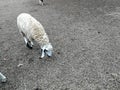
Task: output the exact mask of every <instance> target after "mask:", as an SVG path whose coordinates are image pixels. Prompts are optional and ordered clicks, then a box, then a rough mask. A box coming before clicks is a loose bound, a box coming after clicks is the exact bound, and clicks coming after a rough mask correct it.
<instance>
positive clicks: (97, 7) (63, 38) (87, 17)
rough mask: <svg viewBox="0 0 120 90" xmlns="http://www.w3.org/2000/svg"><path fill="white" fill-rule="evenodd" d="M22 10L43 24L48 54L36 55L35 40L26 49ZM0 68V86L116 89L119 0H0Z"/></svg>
mask: <svg viewBox="0 0 120 90" xmlns="http://www.w3.org/2000/svg"><path fill="white" fill-rule="evenodd" d="M22 12H26V13H30V14H31V15H32V16H34V17H35V18H36V19H37V20H39V21H40V22H41V23H42V24H43V26H44V27H45V29H46V32H47V33H48V36H49V38H50V41H51V43H52V45H53V47H54V55H53V56H52V57H51V58H47V57H45V58H44V59H40V54H39V52H40V51H39V46H38V44H37V43H36V44H35V46H34V48H33V50H30V49H28V48H26V46H25V44H24V41H23V38H22V37H21V35H20V34H19V32H18V28H17V25H16V18H17V16H18V15H19V14H20V13H22ZM19 64H23V65H22V66H20V67H18V65H19ZM0 72H2V73H3V74H4V75H5V76H7V78H8V81H7V83H4V84H2V83H0V90H120V1H119V0H45V5H44V6H40V5H38V0H1V1H0ZM37 88H38V89H37Z"/></svg>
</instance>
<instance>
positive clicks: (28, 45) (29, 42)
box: [21, 32, 32, 49]
mask: <svg viewBox="0 0 120 90" xmlns="http://www.w3.org/2000/svg"><path fill="white" fill-rule="evenodd" d="M21 33H22V35H23V38H24V41H25V44H26V46H27V47H28V48H29V49H32V45H31V41H29V40H28V39H27V38H26V36H25V34H24V33H23V32H21Z"/></svg>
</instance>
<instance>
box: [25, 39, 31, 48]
mask: <svg viewBox="0 0 120 90" xmlns="http://www.w3.org/2000/svg"><path fill="white" fill-rule="evenodd" d="M26 46H27V47H28V48H29V49H32V45H31V41H29V40H28V42H27V44H26Z"/></svg>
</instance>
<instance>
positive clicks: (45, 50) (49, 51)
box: [41, 43, 53, 58]
mask: <svg viewBox="0 0 120 90" xmlns="http://www.w3.org/2000/svg"><path fill="white" fill-rule="evenodd" d="M41 52H42V55H41V58H43V57H44V56H45V54H46V55H47V56H48V57H51V56H52V53H53V47H52V45H51V43H49V44H46V45H44V46H43V47H42V48H41Z"/></svg>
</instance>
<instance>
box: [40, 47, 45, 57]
mask: <svg viewBox="0 0 120 90" xmlns="http://www.w3.org/2000/svg"><path fill="white" fill-rule="evenodd" d="M44 56H45V52H44V50H43V49H41V58H43V57H44Z"/></svg>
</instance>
